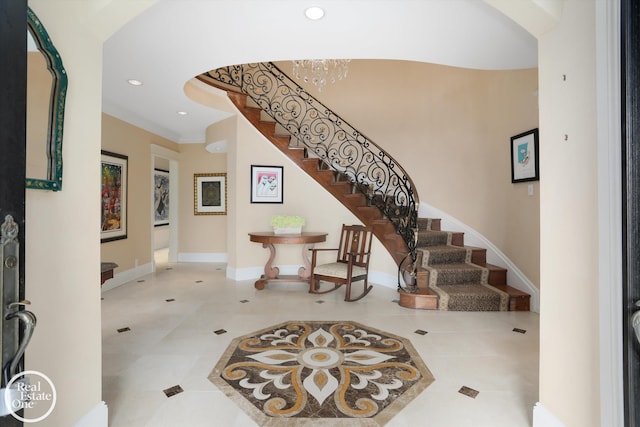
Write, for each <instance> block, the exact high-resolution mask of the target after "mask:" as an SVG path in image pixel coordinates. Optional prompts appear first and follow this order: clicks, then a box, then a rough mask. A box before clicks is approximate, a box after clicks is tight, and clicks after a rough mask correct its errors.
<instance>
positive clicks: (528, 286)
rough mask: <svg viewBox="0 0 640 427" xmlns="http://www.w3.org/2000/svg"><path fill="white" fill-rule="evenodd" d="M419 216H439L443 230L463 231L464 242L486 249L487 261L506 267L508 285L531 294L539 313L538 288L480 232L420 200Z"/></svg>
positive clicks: (532, 303)
mask: <svg viewBox="0 0 640 427" xmlns="http://www.w3.org/2000/svg"><path fill="white" fill-rule="evenodd" d="M418 216H419V217H420V218H440V220H441V226H442V229H443V230H448V231H461V232H464V242H465V244H466V245H469V246H478V247H482V248H486V249H487V262H488V263H490V264H494V265H497V266H499V267H503V268H506V269H507V283H508V284H509V286H511V287H513V288H516V289H518V290H521V291H522V292H526V293H528V294H529V295H531V301H530V304H531V307H530V309H531V311H533V312H536V313H540V290H539V289H538V288H537V287H536V285H534V284H533V282H531V281H530V280H529V279H528V278H527V277H526V276H525V275H524V273H523V272H522V271H520V269H519V268H518V267H517V266H516V265H515V264H514V263H513V261H511V260H510V259H509V257H507V256H506V255H505V254H504V253H503V252H502V251H501V250H500V249H498V247H497V246H496V245H494V244H493V243H491V241H489V239H487V238H486V237H484V236H483V235H482V234H480V233H479V232H477V231H476V230H474V229H473V228H471V227H469V226H468V225H466V224H464V223H463V222H461V221H459V220H458V219H456V218H454V217H452V216H451V215H449V214H447V213H445V212H443V211H441V210H439V209H437V208H434V207H433V206H431V205H429V204H427V203H424V202H420V208H419V209H418Z"/></svg>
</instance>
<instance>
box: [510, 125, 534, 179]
mask: <svg viewBox="0 0 640 427" xmlns="http://www.w3.org/2000/svg"><path fill="white" fill-rule="evenodd" d="M538 151H539V150H538V129H532V130H530V131H527V132H523V133H521V134H519V135H516V136H512V137H511V182H513V183H516V182H526V181H538V180H539V179H540V176H539V169H538Z"/></svg>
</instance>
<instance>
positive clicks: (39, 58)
mask: <svg viewBox="0 0 640 427" xmlns="http://www.w3.org/2000/svg"><path fill="white" fill-rule="evenodd" d="M27 30H28V34H27V51H28V52H27V74H28V75H27V178H26V187H27V188H32V189H38V190H52V191H60V190H62V134H63V128H64V107H65V100H66V96H67V72H66V71H65V69H64V66H63V65H62V58H60V54H59V53H58V51H57V49H56V47H55V46H54V45H53V42H52V41H51V38H50V37H49V34H48V33H47V30H46V29H45V27H44V25H42V22H40V19H38V17H37V16H36V14H35V13H34V12H33V11H32V10H31V8H28V10H27Z"/></svg>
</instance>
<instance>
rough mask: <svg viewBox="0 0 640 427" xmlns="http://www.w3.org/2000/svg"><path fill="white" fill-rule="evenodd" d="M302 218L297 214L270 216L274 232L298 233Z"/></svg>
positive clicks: (300, 231)
mask: <svg viewBox="0 0 640 427" xmlns="http://www.w3.org/2000/svg"><path fill="white" fill-rule="evenodd" d="M303 225H304V218H302V217H301V216H298V215H276V216H274V217H273V218H271V226H272V227H273V233H274V234H300V233H302V226H303Z"/></svg>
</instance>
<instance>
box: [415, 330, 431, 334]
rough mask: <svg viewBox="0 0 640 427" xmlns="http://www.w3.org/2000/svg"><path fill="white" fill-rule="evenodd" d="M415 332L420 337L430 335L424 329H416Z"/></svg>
mask: <svg viewBox="0 0 640 427" xmlns="http://www.w3.org/2000/svg"><path fill="white" fill-rule="evenodd" d="M414 332H415V333H416V334H418V335H427V334H428V333H429V332H427V331H423V330H422V329H416V330H415V331H414Z"/></svg>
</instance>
